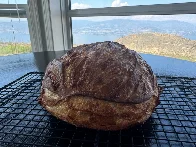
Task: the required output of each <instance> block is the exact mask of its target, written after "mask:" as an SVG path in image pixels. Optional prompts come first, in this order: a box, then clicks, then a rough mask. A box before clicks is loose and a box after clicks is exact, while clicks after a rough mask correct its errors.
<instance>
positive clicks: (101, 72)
mask: <svg viewBox="0 0 196 147" xmlns="http://www.w3.org/2000/svg"><path fill="white" fill-rule="evenodd" d="M159 94H160V92H159V87H158V84H157V79H156V76H155V75H154V74H153V72H152V70H151V68H150V66H149V65H148V64H147V63H146V62H145V61H144V60H143V59H142V58H141V56H140V55H139V54H137V53H136V52H135V51H133V50H129V49H127V48H126V47H125V46H123V45H120V44H118V43H116V42H101V43H93V44H88V45H81V46H78V47H75V48H73V49H72V50H70V51H68V53H67V54H66V55H64V56H62V57H61V58H60V59H55V60H53V61H52V62H50V63H49V65H48V66H47V69H46V73H45V76H44V79H43V81H42V88H41V95H40V97H39V102H40V104H41V105H42V106H43V107H45V108H46V110H48V111H49V112H50V113H51V114H53V115H54V116H56V117H58V118H60V119H62V120H64V121H67V122H69V123H71V124H74V125H76V126H81V127H88V128H93V129H102V130H119V129H123V128H127V127H129V126H131V125H135V124H137V123H141V122H144V121H145V120H147V119H148V118H149V117H150V115H151V114H152V112H153V110H154V109H155V107H156V106H157V105H158V103H159Z"/></svg>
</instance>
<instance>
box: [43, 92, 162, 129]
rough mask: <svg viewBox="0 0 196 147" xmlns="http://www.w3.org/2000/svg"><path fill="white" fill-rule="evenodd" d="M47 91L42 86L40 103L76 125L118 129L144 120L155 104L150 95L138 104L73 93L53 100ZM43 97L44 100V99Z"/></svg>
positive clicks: (52, 112) (155, 98)
mask: <svg viewBox="0 0 196 147" xmlns="http://www.w3.org/2000/svg"><path fill="white" fill-rule="evenodd" d="M51 93H52V92H50V91H49V90H45V93H44V94H43V95H42V97H40V99H41V102H42V105H43V106H44V107H45V108H46V110H48V111H49V112H50V113H51V114H53V115H54V116H56V117H58V118H60V119H62V120H64V121H66V122H69V123H71V124H74V125H76V126H79V127H87V128H92V129H100V130H120V129H124V128H127V127H129V126H132V125H135V124H138V123H142V122H144V121H145V120H147V119H148V118H149V117H150V115H151V114H152V112H153V111H154V108H155V107H156V106H157V105H158V98H157V97H152V98H150V99H149V100H147V101H145V102H143V103H140V104H131V105H130V104H123V103H116V102H109V101H104V100H98V99H93V98H90V97H82V96H79V97H78V96H75V97H70V98H69V99H67V100H64V99H63V100H61V101H58V102H57V103H54V102H51V103H50V102H49V101H47V99H50V100H51V98H50V96H51ZM44 100H45V101H44Z"/></svg>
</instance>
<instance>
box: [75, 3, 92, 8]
mask: <svg viewBox="0 0 196 147" xmlns="http://www.w3.org/2000/svg"><path fill="white" fill-rule="evenodd" d="M87 8H91V6H90V5H88V4H82V3H73V4H72V9H87Z"/></svg>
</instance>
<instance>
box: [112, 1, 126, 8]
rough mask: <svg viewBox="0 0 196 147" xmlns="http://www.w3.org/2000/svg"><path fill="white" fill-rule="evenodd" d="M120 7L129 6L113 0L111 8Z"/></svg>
mask: <svg viewBox="0 0 196 147" xmlns="http://www.w3.org/2000/svg"><path fill="white" fill-rule="evenodd" d="M121 6H129V4H128V3H127V2H124V3H123V2H122V3H121V0H114V1H113V2H112V7H121Z"/></svg>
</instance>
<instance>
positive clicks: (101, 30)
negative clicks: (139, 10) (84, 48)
mask: <svg viewBox="0 0 196 147" xmlns="http://www.w3.org/2000/svg"><path fill="white" fill-rule="evenodd" d="M72 21H73V22H72V24H73V26H72V28H73V44H74V46H77V45H81V44H89V43H94V42H102V41H116V42H119V43H121V44H124V45H125V46H126V47H128V48H129V49H133V50H136V51H137V52H139V53H140V54H141V55H142V57H144V59H145V60H147V62H148V63H149V64H150V65H151V66H152V68H153V70H154V71H155V72H156V73H158V74H171V75H180V76H195V73H196V15H172V16H165V15H163V16H162V15H156V16H131V17H130V16H128V17H88V18H87V17H86V18H73V20H72ZM168 57H169V58H168ZM187 67H189V68H188V69H187Z"/></svg>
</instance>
